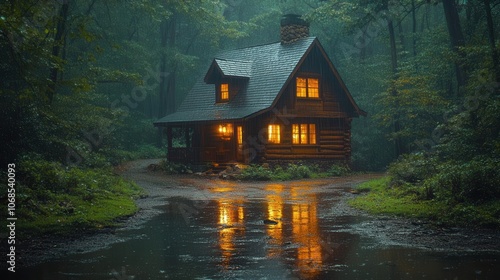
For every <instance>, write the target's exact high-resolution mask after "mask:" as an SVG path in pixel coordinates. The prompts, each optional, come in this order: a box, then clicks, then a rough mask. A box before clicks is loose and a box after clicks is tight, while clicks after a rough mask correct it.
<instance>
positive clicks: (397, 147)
mask: <svg viewBox="0 0 500 280" xmlns="http://www.w3.org/2000/svg"><path fill="white" fill-rule="evenodd" d="M387 27H388V28H389V43H390V46H391V68H392V74H393V81H394V80H396V79H397V78H398V55H397V47H396V34H395V33H394V24H393V22H392V19H388V22H387ZM391 95H392V96H397V95H398V92H397V91H396V89H395V88H394V86H392V87H391ZM396 100H397V98H396ZM396 102H397V101H396ZM394 106H395V109H396V113H394V116H393V118H394V134H395V135H396V137H395V139H394V151H395V153H396V156H397V157H398V156H400V155H401V154H403V153H404V147H403V144H402V140H401V137H400V136H399V132H400V131H401V124H400V122H399V113H398V112H397V110H398V104H397V103H396V104H394Z"/></svg>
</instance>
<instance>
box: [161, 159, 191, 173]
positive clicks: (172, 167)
mask: <svg viewBox="0 0 500 280" xmlns="http://www.w3.org/2000/svg"><path fill="white" fill-rule="evenodd" d="M159 166H160V170H162V171H163V172H165V173H167V174H186V173H191V168H189V166H187V165H184V164H182V163H175V162H170V161H168V160H165V159H164V160H162V161H160V164H159Z"/></svg>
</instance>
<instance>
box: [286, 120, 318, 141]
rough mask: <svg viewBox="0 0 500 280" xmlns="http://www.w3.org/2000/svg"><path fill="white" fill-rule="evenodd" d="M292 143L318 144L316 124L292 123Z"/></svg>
mask: <svg viewBox="0 0 500 280" xmlns="http://www.w3.org/2000/svg"><path fill="white" fill-rule="evenodd" d="M292 143H293V144H304V145H306V144H309V145H315V144H316V125H315V124H313V123H310V124H292Z"/></svg>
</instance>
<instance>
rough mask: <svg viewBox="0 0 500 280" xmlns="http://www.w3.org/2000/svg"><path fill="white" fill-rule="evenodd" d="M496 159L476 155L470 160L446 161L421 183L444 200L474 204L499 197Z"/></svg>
mask: <svg viewBox="0 0 500 280" xmlns="http://www.w3.org/2000/svg"><path fill="white" fill-rule="evenodd" d="M498 166H499V161H498V160H495V159H490V158H483V157H478V158H475V159H474V160H472V161H470V162H447V163H444V164H442V165H441V166H440V167H439V172H438V173H437V174H435V175H434V176H432V177H431V178H429V179H428V180H426V181H425V182H424V187H425V188H426V189H427V190H429V191H430V192H432V193H433V194H435V195H436V198H438V199H440V200H445V201H455V202H468V203H478V202H484V201H490V200H494V199H498V198H500V174H499V173H498Z"/></svg>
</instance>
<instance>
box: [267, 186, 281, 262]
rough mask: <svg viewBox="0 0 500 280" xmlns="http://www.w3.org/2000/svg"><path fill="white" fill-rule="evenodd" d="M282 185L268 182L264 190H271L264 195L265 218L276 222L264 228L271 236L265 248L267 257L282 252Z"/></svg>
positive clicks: (277, 255)
mask: <svg viewBox="0 0 500 280" xmlns="http://www.w3.org/2000/svg"><path fill="white" fill-rule="evenodd" d="M283 188H284V186H283V185H280V184H270V185H267V186H266V191H268V192H272V193H271V194H269V195H267V196H266V201H267V218H268V219H269V220H272V221H276V222H278V224H276V225H270V226H268V227H267V228H266V232H267V235H269V237H271V239H270V244H269V245H270V246H269V247H268V249H267V257H270V258H272V257H279V256H280V255H282V254H283V224H282V222H281V220H282V218H283V194H282V191H283Z"/></svg>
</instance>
